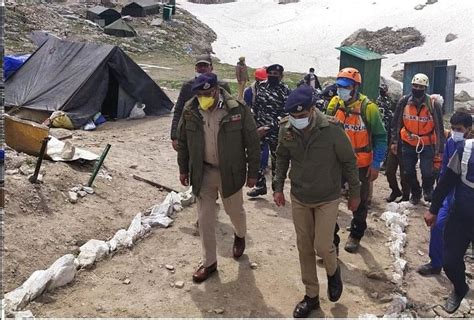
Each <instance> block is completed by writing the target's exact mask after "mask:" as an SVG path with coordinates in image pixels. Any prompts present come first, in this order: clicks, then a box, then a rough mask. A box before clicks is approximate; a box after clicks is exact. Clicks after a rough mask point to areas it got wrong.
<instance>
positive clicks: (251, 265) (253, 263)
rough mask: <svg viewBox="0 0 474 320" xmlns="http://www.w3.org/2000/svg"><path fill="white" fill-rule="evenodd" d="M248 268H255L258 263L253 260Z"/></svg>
mask: <svg viewBox="0 0 474 320" xmlns="http://www.w3.org/2000/svg"><path fill="white" fill-rule="evenodd" d="M250 268H251V269H253V270H255V269H257V268H258V264H257V263H255V262H252V263H251V264H250Z"/></svg>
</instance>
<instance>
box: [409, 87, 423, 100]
mask: <svg viewBox="0 0 474 320" xmlns="http://www.w3.org/2000/svg"><path fill="white" fill-rule="evenodd" d="M411 94H412V95H413V97H415V98H417V99H419V98H421V97H423V95H424V94H425V90H418V89H411Z"/></svg>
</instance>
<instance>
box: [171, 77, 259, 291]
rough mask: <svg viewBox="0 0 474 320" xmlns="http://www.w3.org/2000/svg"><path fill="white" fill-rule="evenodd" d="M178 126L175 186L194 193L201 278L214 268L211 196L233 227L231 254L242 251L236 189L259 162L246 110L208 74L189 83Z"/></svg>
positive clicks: (252, 178) (253, 175)
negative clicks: (189, 91)
mask: <svg viewBox="0 0 474 320" xmlns="http://www.w3.org/2000/svg"><path fill="white" fill-rule="evenodd" d="M192 90H193V92H194V93H195V96H194V97H193V98H192V99H190V100H188V102H187V103H186V105H185V107H184V111H183V114H182V116H181V120H180V122H179V125H178V165H179V173H180V176H179V179H180V181H181V184H183V185H185V186H187V185H189V184H190V185H191V186H192V188H193V194H194V195H195V196H196V197H197V211H198V219H199V220H198V221H199V233H200V237H201V243H202V264H201V265H200V266H199V267H198V268H197V270H196V272H195V273H194V275H193V280H194V281H195V282H202V281H205V280H206V279H207V278H208V277H209V276H210V275H211V274H212V273H213V272H214V271H216V269H217V254H216V232H215V224H216V214H217V212H216V197H217V194H218V193H219V194H220V195H221V198H222V202H223V204H224V210H225V212H226V213H227V214H228V215H229V217H230V220H231V222H232V225H233V226H234V246H233V255H234V258H236V259H238V258H240V257H241V256H242V254H243V253H244V250H245V234H246V232H247V224H246V216H245V210H244V207H243V196H242V187H243V186H244V184H245V182H246V185H247V187H250V188H251V187H253V186H255V183H256V182H257V173H258V168H259V162H260V146H259V139H258V135H257V129H256V126H255V122H254V119H253V116H252V114H251V112H250V109H249V108H248V107H247V106H245V105H243V104H241V103H240V102H238V101H237V100H235V99H234V98H232V97H231V96H230V94H229V93H228V92H227V91H225V90H224V89H223V88H222V87H220V86H219V85H218V82H217V76H216V75H215V74H213V73H205V74H202V75H200V76H199V77H198V78H196V80H195V81H194V84H193V86H192Z"/></svg>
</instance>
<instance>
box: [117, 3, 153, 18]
mask: <svg viewBox="0 0 474 320" xmlns="http://www.w3.org/2000/svg"><path fill="white" fill-rule="evenodd" d="M157 13H160V4H159V3H158V2H155V1H154V0H136V1H133V2H130V3H129V4H127V5H125V6H124V7H123V8H122V16H132V17H145V16H148V15H152V14H157Z"/></svg>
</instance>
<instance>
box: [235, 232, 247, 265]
mask: <svg viewBox="0 0 474 320" xmlns="http://www.w3.org/2000/svg"><path fill="white" fill-rule="evenodd" d="M232 251H233V253H234V258H235V259H238V258H240V257H241V256H242V255H243V254H244V251H245V237H243V238H239V237H237V235H236V234H234V248H233V250H232Z"/></svg>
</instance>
